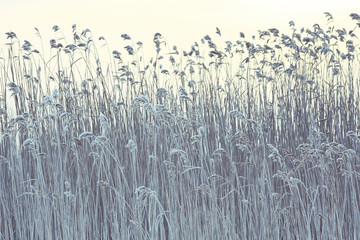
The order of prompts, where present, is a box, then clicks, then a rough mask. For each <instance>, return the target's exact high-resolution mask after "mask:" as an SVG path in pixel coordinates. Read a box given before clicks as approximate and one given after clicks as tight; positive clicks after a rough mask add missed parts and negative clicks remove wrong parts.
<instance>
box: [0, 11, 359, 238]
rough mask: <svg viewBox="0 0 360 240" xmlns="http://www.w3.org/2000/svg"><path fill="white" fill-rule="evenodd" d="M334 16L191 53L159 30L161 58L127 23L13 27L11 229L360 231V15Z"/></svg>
mask: <svg viewBox="0 0 360 240" xmlns="http://www.w3.org/2000/svg"><path fill="white" fill-rule="evenodd" d="M325 15H326V17H327V18H328V25H327V26H326V27H325V29H324V27H321V26H319V25H318V24H315V25H314V26H312V27H310V28H307V29H304V28H301V29H298V28H296V26H295V23H293V22H290V23H289V24H290V33H291V34H289V35H286V34H282V33H280V32H279V31H278V30H277V29H276V28H271V29H268V30H264V31H259V35H258V36H256V37H254V38H252V39H248V38H246V36H245V35H244V34H243V33H240V35H239V40H237V41H234V42H231V41H226V42H224V40H223V39H222V38H221V37H220V35H221V32H220V29H216V32H214V34H212V35H211V36H210V35H206V36H204V38H202V39H201V40H200V41H199V42H195V43H194V45H192V46H191V47H189V48H187V49H185V48H184V49H180V48H178V47H176V46H174V47H171V46H170V43H167V42H166V41H165V38H164V37H163V36H162V35H161V34H160V33H156V34H155V35H154V46H155V52H154V54H153V56H152V58H150V59H146V58H145V57H144V55H143V48H145V47H146V46H143V44H142V43H141V42H136V41H135V40H133V39H132V38H131V36H129V35H127V34H123V35H122V37H123V39H124V40H123V43H121V44H123V46H124V48H123V49H121V50H113V51H112V50H110V47H109V46H108V45H107V43H106V39H105V38H104V37H100V38H99V39H94V37H93V35H92V33H91V31H90V30H89V29H85V30H83V31H79V30H78V29H77V26H76V25H73V26H72V37H73V39H70V40H69V39H66V38H64V37H57V38H55V39H52V40H50V41H49V42H47V41H45V40H44V44H43V45H42V46H39V48H37V47H36V46H33V45H32V44H31V43H30V42H28V41H20V40H19V38H18V37H17V35H16V34H15V33H13V32H8V33H6V35H7V38H8V43H7V44H6V46H4V47H3V48H2V49H1V51H0V53H1V58H0V96H1V99H0V121H1V125H0V133H1V134H0V175H1V176H2V181H0V239H7V240H10V239H360V222H359V221H360V195H359V188H360V181H359V177H360V161H359V160H360V159H359V156H360V107H359V106H360V105H359V100H360V91H359V89H360V88H359V85H360V68H359V64H360V61H359V56H360V55H359V50H360V49H359V40H358V37H357V33H358V28H359V27H360V15H358V14H355V13H354V14H351V15H350V17H351V18H352V19H353V21H354V29H343V28H336V27H335V25H334V21H333V19H332V16H331V14H330V13H326V14H325ZM53 30H54V32H55V33H56V34H57V35H56V36H62V34H61V33H62V32H61V31H62V30H61V29H60V28H59V27H58V26H54V28H53ZM59 33H60V34H59ZM38 37H39V39H42V36H41V35H40V32H38ZM214 39H216V40H217V41H216V40H214ZM219 39H220V40H219ZM68 42H71V43H70V44H69V43H68ZM219 42H220V43H219ZM49 43H50V44H49ZM219 46H221V47H219ZM44 48H45V49H47V50H46V51H48V52H49V54H45V53H44V50H43V49H44ZM47 56H49V57H47Z"/></svg>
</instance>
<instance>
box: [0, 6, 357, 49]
mask: <svg viewBox="0 0 360 240" xmlns="http://www.w3.org/2000/svg"><path fill="white" fill-rule="evenodd" d="M325 11H328V12H330V13H332V14H333V16H334V19H335V24H336V25H338V26H341V27H347V26H349V25H348V24H349V23H351V25H350V26H349V27H351V28H352V27H354V26H355V22H353V21H351V20H350V17H349V14H350V13H352V12H355V13H359V14H360V0H299V1H291V0H181V1H179V0H178V1H173V0H127V1H125V0H101V1H99V0H72V1H70V0H61V1H59V0H57V1H55V0H0V46H1V45H3V44H4V43H6V41H7V40H6V35H5V32H8V31H14V32H15V33H16V34H17V35H18V37H19V38H20V39H21V40H25V39H26V40H29V41H31V40H32V39H33V38H35V30H34V27H37V28H38V29H39V30H40V32H41V34H42V36H43V38H44V40H46V39H51V38H54V37H55V35H54V33H53V32H52V31H51V28H52V26H53V25H55V24H56V25H58V26H59V27H60V28H61V29H62V31H63V32H64V33H68V34H71V25H72V24H73V23H76V24H77V26H78V29H79V30H82V29H85V28H89V29H90V30H91V31H92V34H93V35H94V37H95V38H98V37H99V36H104V37H105V38H106V39H107V40H108V42H109V43H110V46H111V47H112V49H115V48H119V47H118V46H116V44H117V43H119V42H120V41H121V40H122V39H121V37H120V35H121V34H122V33H127V34H129V35H130V36H131V37H132V38H133V39H134V40H135V41H142V42H144V43H147V42H149V44H150V43H151V40H152V37H153V35H154V33H156V32H160V33H161V34H162V35H163V36H165V38H166V39H167V41H168V42H169V43H170V45H174V44H177V45H183V47H184V48H185V47H187V46H190V45H191V44H192V43H193V42H194V41H199V40H200V39H201V38H202V37H203V36H204V35H205V34H209V35H211V36H215V27H219V28H220V29H221V31H222V34H223V36H224V41H225V40H236V39H237V38H238V36H239V32H244V33H245V35H247V36H248V37H250V36H251V35H252V34H256V33H257V30H266V29H268V28H271V27H275V28H279V29H280V30H282V29H287V30H288V29H289V27H288V22H289V21H290V20H293V21H294V22H295V24H296V26H297V27H302V26H304V27H311V26H312V25H313V24H314V23H319V24H326V18H325V16H324V14H323V12H325ZM226 38H227V39H226ZM144 47H146V45H145V46H144Z"/></svg>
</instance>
